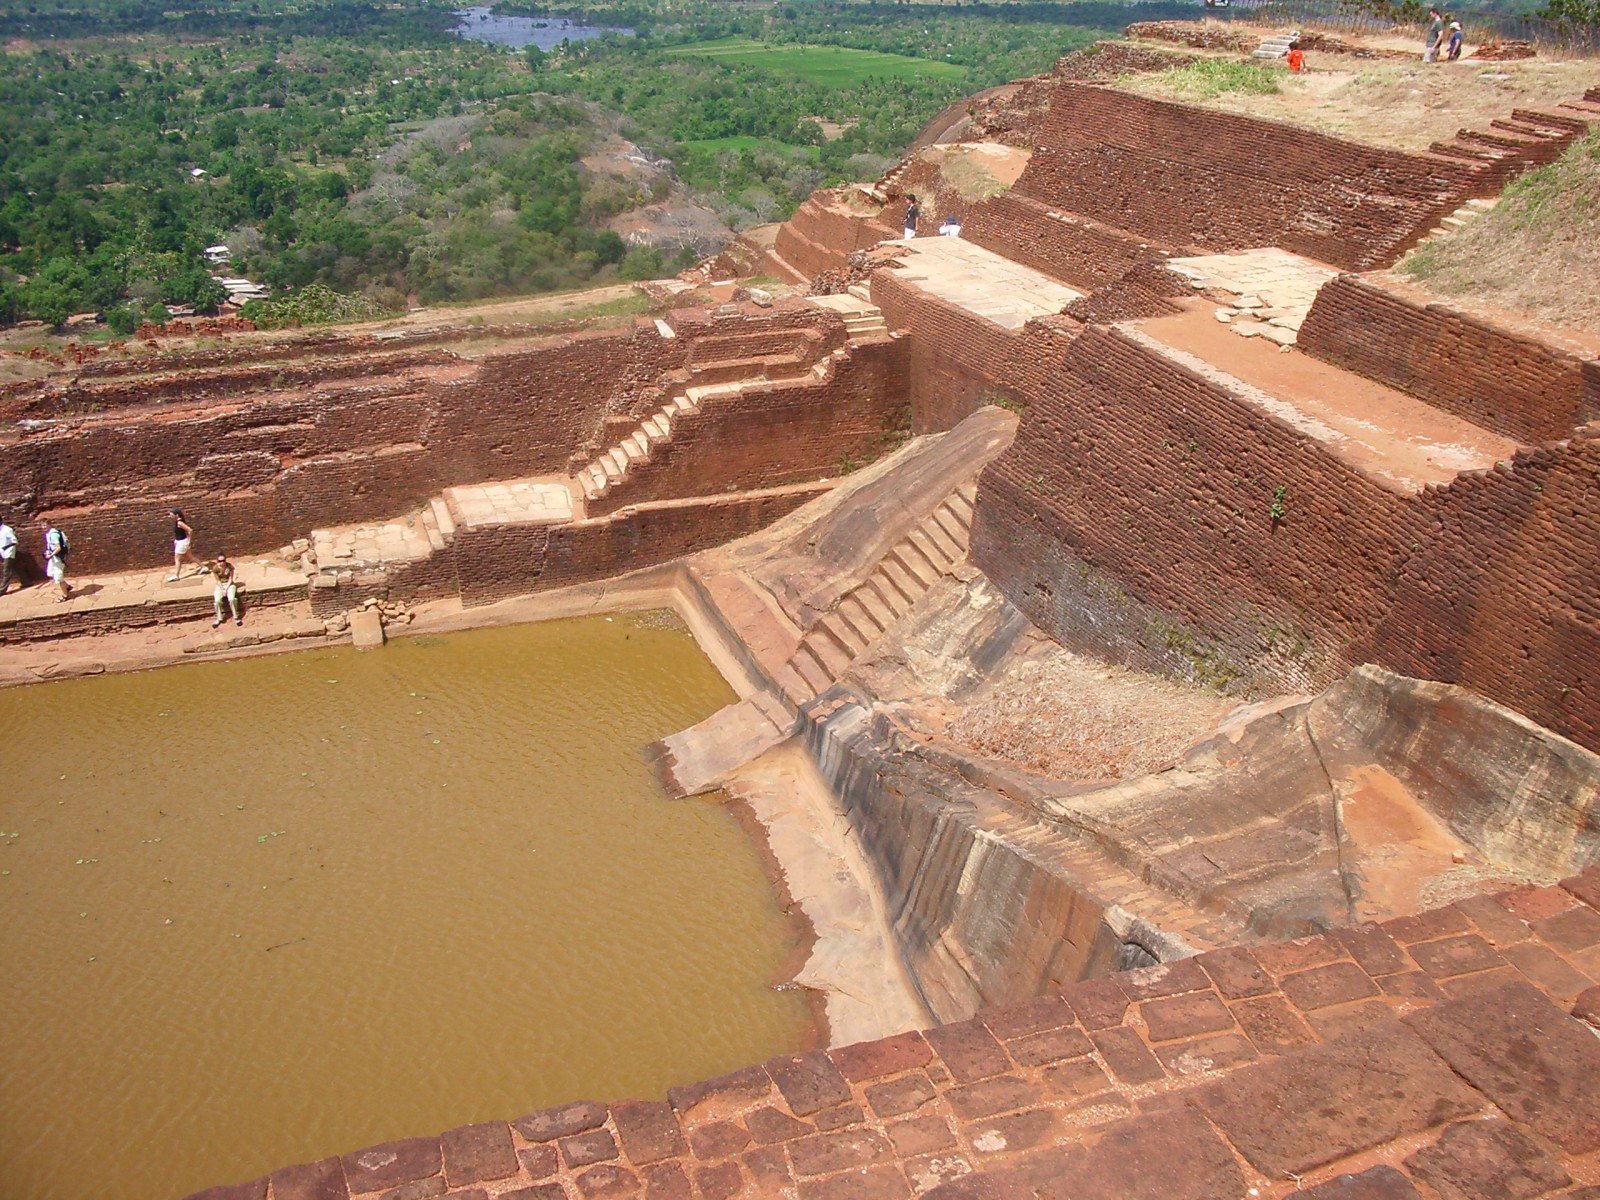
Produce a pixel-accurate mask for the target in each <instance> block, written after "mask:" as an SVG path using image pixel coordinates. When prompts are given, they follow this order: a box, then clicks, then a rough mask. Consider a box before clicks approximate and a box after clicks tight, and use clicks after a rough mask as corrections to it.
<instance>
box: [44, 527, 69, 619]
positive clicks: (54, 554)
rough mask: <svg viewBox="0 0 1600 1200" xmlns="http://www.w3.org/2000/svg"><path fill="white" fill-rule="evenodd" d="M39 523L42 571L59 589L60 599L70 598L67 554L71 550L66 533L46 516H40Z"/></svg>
mask: <svg viewBox="0 0 1600 1200" xmlns="http://www.w3.org/2000/svg"><path fill="white" fill-rule="evenodd" d="M39 524H41V525H43V526H44V573H45V575H46V577H48V578H49V579H50V580H51V581H53V582H54V583H55V585H56V586H57V587H58V588H60V589H61V596H60V599H62V600H71V599H72V585H71V584H70V583H68V582H67V555H68V553H70V552H71V550H72V544H71V543H70V542H69V541H67V535H66V534H64V533H62V532H61V530H59V529H57V528H56V527H55V526H54V525H52V524H51V523H50V520H49V518H48V517H46V518H42V519H41V520H40V521H39Z"/></svg>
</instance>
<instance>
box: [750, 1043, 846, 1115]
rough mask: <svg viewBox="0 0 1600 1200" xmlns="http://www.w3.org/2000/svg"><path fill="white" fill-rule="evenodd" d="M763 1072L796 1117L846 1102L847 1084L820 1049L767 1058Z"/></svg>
mask: <svg viewBox="0 0 1600 1200" xmlns="http://www.w3.org/2000/svg"><path fill="white" fill-rule="evenodd" d="M766 1073H767V1074H768V1075H770V1076H771V1077H772V1081H773V1082H774V1083H775V1084H777V1085H778V1090H779V1091H780V1092H782V1093H783V1098H784V1100H785V1101H787V1102H788V1105H789V1110H790V1111H791V1112H793V1113H794V1114H795V1115H796V1116H797V1117H804V1116H808V1115H810V1114H811V1113H814V1112H816V1111H818V1110H819V1109H823V1108H827V1107H829V1106H830V1105H834V1104H842V1103H844V1102H845V1101H846V1100H848V1099H850V1085H849V1084H848V1083H846V1082H845V1079H844V1076H843V1075H841V1074H840V1073H839V1069H838V1067H836V1066H835V1065H834V1063H833V1061H832V1060H830V1059H829V1058H828V1056H827V1055H826V1054H824V1053H823V1052H821V1051H820V1050H818V1051H812V1052H810V1053H807V1054H790V1055H785V1056H783V1057H780V1058H774V1059H771V1060H770V1061H769V1062H768V1063H767V1064H766Z"/></svg>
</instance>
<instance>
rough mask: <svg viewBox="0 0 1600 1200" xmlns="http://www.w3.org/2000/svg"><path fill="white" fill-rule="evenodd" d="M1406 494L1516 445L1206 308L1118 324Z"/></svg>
mask: <svg viewBox="0 0 1600 1200" xmlns="http://www.w3.org/2000/svg"><path fill="white" fill-rule="evenodd" d="M1119 328H1120V329H1122V330H1123V331H1124V332H1125V333H1127V334H1128V335H1129V336H1131V337H1133V338H1135V339H1136V340H1139V341H1141V342H1143V343H1144V344H1145V345H1148V346H1150V347H1152V348H1154V349H1156V350H1158V351H1159V352H1161V353H1164V354H1165V355H1166V356H1167V357H1168V358H1171V359H1174V360H1175V361H1178V362H1180V363H1182V364H1183V365H1184V366H1186V367H1189V368H1190V369H1192V370H1195V371H1197V372H1198V373H1199V374H1201V375H1203V376H1205V377H1207V378H1209V379H1211V380H1213V381H1215V382H1218V383H1220V384H1222V385H1223V386H1224V387H1227V388H1229V390H1231V391H1233V392H1235V393H1236V394H1238V395H1240V396H1241V397H1243V398H1244V399H1245V400H1247V401H1249V402H1251V403H1254V404H1256V405H1257V406H1258V407H1260V408H1261V409H1263V410H1264V411H1266V412H1268V413H1270V414H1271V415H1273V416H1275V417H1277V418H1279V419H1280V420H1283V421H1286V422H1288V423H1289V424H1290V425H1292V426H1294V428H1295V429H1297V430H1298V431H1299V432H1300V433H1302V434H1304V435H1305V436H1306V437H1309V438H1312V439H1313V440H1315V441H1317V442H1319V443H1321V444H1322V445H1323V447H1324V448H1325V449H1327V451H1328V452H1329V453H1331V454H1332V455H1333V456H1334V457H1336V458H1338V459H1340V460H1342V461H1344V462H1346V463H1348V464H1349V465H1350V466H1352V467H1354V468H1355V469H1356V470H1359V471H1362V472H1364V473H1365V474H1366V475H1367V476H1368V477H1369V478H1371V479H1373V480H1374V481H1375V482H1377V483H1378V484H1379V485H1380V486H1382V487H1386V488H1388V489H1389V490H1391V491H1395V492H1400V493H1403V494H1414V493H1417V492H1420V491H1422V489H1423V488H1425V487H1427V486H1428V485H1429V484H1441V483H1449V482H1450V481H1451V480H1452V479H1454V478H1455V477H1456V476H1457V475H1459V474H1461V473H1462V472H1463V471H1479V470H1484V469H1487V468H1489V467H1492V466H1493V465H1494V464H1495V463H1497V462H1501V461H1503V460H1505V459H1508V458H1510V457H1511V456H1512V455H1513V454H1514V453H1515V452H1516V450H1517V448H1518V447H1517V443H1516V442H1513V441H1512V440H1511V439H1510V438H1505V437H1501V436H1500V435H1499V434H1496V433H1491V432H1490V431H1489V430H1487V429H1484V428H1482V427H1481V426H1478V425H1474V424H1472V423H1471V422H1470V421H1465V420H1462V419H1461V418H1460V417H1456V416H1452V415H1451V414H1449V413H1447V412H1444V411H1442V410H1440V409H1437V408H1434V407H1433V406H1431V405H1428V404H1424V403H1423V402H1422V401H1421V400H1417V399H1414V398H1413V397H1411V396H1408V395H1406V394H1405V393H1404V392H1398V391H1395V390H1394V389H1393V388H1389V387H1385V386H1383V385H1382V384H1380V383H1374V382H1373V381H1372V380H1370V379H1366V378H1363V377H1362V376H1360V375H1355V374H1353V373H1351V372H1349V371H1344V370H1341V369H1340V368H1338V367H1335V366H1331V365H1329V364H1328V363H1325V362H1322V361H1321V360H1320V359H1315V358H1312V357H1310V356H1309V355H1306V354H1302V353H1300V352H1298V351H1295V350H1287V349H1284V350H1280V349H1279V348H1278V347H1277V346H1276V345H1273V344H1272V343H1270V342H1268V341H1267V340H1266V339H1264V338H1241V337H1235V336H1234V335H1233V334H1232V333H1231V332H1230V331H1229V329H1228V326H1226V325H1223V324H1221V323H1219V322H1218V321H1217V319H1216V317H1215V315H1214V314H1213V313H1212V312H1211V310H1210V306H1205V307H1198V308H1194V309H1191V310H1189V311H1187V312H1183V313H1180V314H1178V315H1176V316H1171V317H1156V318H1152V319H1150V320H1145V321H1137V322H1130V323H1129V324H1127V325H1123V326H1119Z"/></svg>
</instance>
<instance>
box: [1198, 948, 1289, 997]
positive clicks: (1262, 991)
mask: <svg viewBox="0 0 1600 1200" xmlns="http://www.w3.org/2000/svg"><path fill="white" fill-rule="evenodd" d="M1195 961H1196V962H1198V963H1199V964H1200V966H1201V968H1202V969H1203V970H1204V971H1205V973H1206V974H1207V975H1209V976H1211V982H1212V983H1213V984H1214V985H1215V986H1216V989H1217V991H1218V992H1220V993H1221V994H1222V995H1223V996H1225V997H1227V998H1228V999H1229V1000H1240V999H1243V998H1245V997H1247V996H1264V995H1266V994H1267V993H1268V992H1272V991H1275V990H1276V988H1277V985H1276V984H1275V983H1273V981H1272V976H1270V975H1268V974H1267V973H1266V972H1265V971H1264V970H1262V969H1261V964H1260V963H1258V962H1257V961H1256V959H1255V956H1254V955H1253V954H1251V953H1250V951H1248V950H1246V949H1245V948H1244V947H1243V946H1229V947H1228V948H1227V949H1224V950H1212V951H1210V952H1209V953H1206V954H1202V955H1200V957H1199V958H1198V959H1196V960H1195Z"/></svg>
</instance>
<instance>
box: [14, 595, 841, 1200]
mask: <svg viewBox="0 0 1600 1200" xmlns="http://www.w3.org/2000/svg"><path fill="white" fill-rule="evenodd" d="M731 699H733V696H732V693H731V692H730V691H729V689H728V687H727V685H726V684H725V683H724V682H723V681H722V679H721V678H720V677H719V676H718V675H717V673H716V671H715V670H714V669H713V667H712V666H711V664H710V663H709V662H708V661H707V660H706V659H705V658H704V656H702V655H701V653H700V651H699V649H698V647H696V645H695V644H694V641H693V639H692V638H691V637H690V636H689V635H688V633H686V632H685V631H683V630H682V629H681V628H680V627H678V626H677V625H676V624H675V622H673V621H672V620H671V619H670V618H667V617H665V616H664V615H662V614H643V615H635V616H616V617H614V618H601V617H596V618H586V619H583V620H573V621H555V622H549V623H546V624H541V625H533V626H523V627H518V628H510V629H491V630H480V631H475V632H471V633H461V634H453V635H450V636H448V637H436V638H419V639H402V640H399V641H397V642H394V643H391V644H390V646H389V647H388V648H386V649H384V650H382V651H378V652H369V653H360V652H357V651H354V650H349V649H335V650H319V651H307V652H302V653H295V654H285V655H278V656H274V657H266V658H254V659H246V660H241V661H236V662H217V663H203V664H195V665H190V666H182V667H174V668H168V669H165V670H161V671H152V672H146V673H142V674H133V675H120V676H107V677H101V678H95V679H84V680H75V681H71V682H62V683H53V684H46V685H41V686H38V687H30V688H23V689H12V690H9V691H5V692H0V747H4V759H5V763H6V771H5V778H4V784H3V798H0V871H4V874H3V875H0V913H3V920H0V1079H3V1080H4V1086H3V1087H0V1196H4V1197H6V1200H80V1198H81V1197H85V1196H94V1197H97V1198H98V1200H113V1198H126V1200H175V1198H177V1197H181V1196H184V1195H185V1194H187V1193H188V1192H190V1191H193V1190H196V1189H199V1188H201V1187H205V1186H208V1185H211V1184H215V1183H226V1182H234V1181H238V1180H242V1179H247V1178H250V1177H252V1176H256V1175H260V1174H262V1173H264V1172H265V1171H267V1170H270V1169H271V1168H273V1167H276V1166H281V1165H284V1164H287V1163H291V1162H298V1161H304V1160H307V1159H313V1158H318V1157H322V1156H324V1155H327V1154H333V1153H338V1152H341V1151H348V1150H352V1149H357V1148H360V1147H362V1146H365V1145H369V1144H372V1143H375V1142H379V1141H385V1140H388V1139H391V1138H396V1137H404V1136H409V1135H414V1134H425V1133H434V1132H438V1131H439V1130H442V1129H446V1128H450V1127H452V1126H455V1125H461V1124H464V1123H466V1122H469V1121H475V1120H482V1119H485V1118H489V1117H512V1116H516V1115H519V1114H520V1113H523V1112H526V1111H530V1110H533V1109H536V1108H541V1107H544V1106H546V1105H550V1104H555V1103H559V1102H561V1101H564V1100H570V1099H575V1098H579V1097H593V1098H598V1099H613V1098H619V1097H623V1096H630V1095H644V1096H650V1095H659V1094H661V1093H662V1092H663V1091H664V1089H665V1088H667V1087H668V1086H670V1085H672V1084H675V1083H681V1082H687V1081H690V1080H694V1079H698V1078H703V1077H705V1076H708V1075H714V1074H718V1073H720V1072H723V1071H726V1070H729V1069H732V1068H733V1067H736V1066H739V1065H741V1064H744V1063H748V1062H754V1061H759V1060H760V1059H763V1058H765V1057H768V1056H770V1055H772V1054H776V1053H780V1052H783V1051H785V1050H790V1049H794V1048H797V1047H799V1046H801V1045H803V1044H805V1043H806V1042H807V1040H808V1038H809V1037H810V1036H811V1029H810V1017H811V1014H810V1010H809V1008H808V1006H807V1004H806V1003H805V1000H804V998H803V996H802V995H801V994H799V993H796V992H793V991H775V990H774V989H773V986H772V985H773V982H774V980H775V979H776V978H778V976H779V974H780V972H781V970H782V969H783V965H784V964H785V962H786V961H787V960H788V959H789V958H790V956H791V954H792V953H793V951H794V949H795V945H796V938H797V936H798V931H797V930H796V929H795V927H794V926H793V925H792V924H791V923H790V922H789V921H788V920H787V919H786V918H785V917H784V915H783V914H782V913H781V912H780V911H779V909H778V907H777V904H776V903H775V901H774V898H773V893H772V890H771V888H770V886H769V884H768V881H767V879H766V878H765V876H764V874H763V869H762V863H761V861H760V858H759V855H758V852H757V848H756V846H755V845H754V844H753V843H752V842H751V840H750V839H749V837H748V836H747V835H746V833H745V832H744V831H743V830H742V829H741V828H740V827H739V825H738V823H737V822H736V820H735V819H734V817H733V815H732V814H731V813H729V812H728V811H726V810H725V809H723V808H721V807H718V806H717V805H715V804H713V803H709V802H704V801H691V802H673V801H670V800H668V799H666V797H665V796H664V794H663V793H662V791H661V790H660V788H659V787H658V785H657V784H656V782H655V779H654V777H653V775H652V773H651V770H650V767H649V766H648V764H647V763H646V761H645V760H644V758H643V755H642V753H641V752H642V750H643V748H644V747H645V746H646V745H647V744H648V743H649V742H650V741H652V740H653V739H655V738H657V737H660V736H661V735H663V734H666V733H669V732H671V731H673V730H676V729H680V728H682V727H684V726H686V725H689V724H692V723H693V722H695V721H697V720H699V719H700V718H702V717H704V716H706V715H707V714H709V713H711V712H713V711H714V710H715V709H716V708H718V707H719V706H721V705H722V704H724V703H727V702H728V701H729V700H731Z"/></svg>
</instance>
